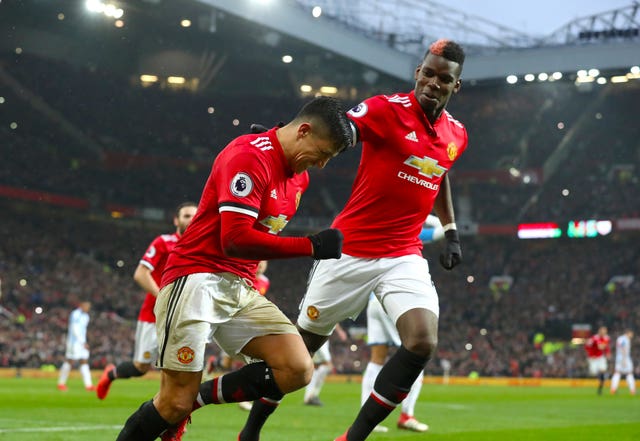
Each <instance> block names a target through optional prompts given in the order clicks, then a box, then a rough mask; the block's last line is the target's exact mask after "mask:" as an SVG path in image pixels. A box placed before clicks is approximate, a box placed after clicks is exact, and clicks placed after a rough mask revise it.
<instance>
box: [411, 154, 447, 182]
mask: <svg viewBox="0 0 640 441" xmlns="http://www.w3.org/2000/svg"><path fill="white" fill-rule="evenodd" d="M404 163H405V164H407V165H410V166H411V167H414V168H417V169H418V170H419V173H420V174H421V175H424V176H427V177H429V178H433V176H434V175H435V176H438V177H440V176H442V175H443V174H444V173H445V172H446V171H447V169H446V168H444V167H442V166H440V165H438V161H436V160H435V159H431V158H430V157H428V156H425V157H424V158H418V157H417V156H414V155H411V156H409V158H408V159H407V160H406V161H404Z"/></svg>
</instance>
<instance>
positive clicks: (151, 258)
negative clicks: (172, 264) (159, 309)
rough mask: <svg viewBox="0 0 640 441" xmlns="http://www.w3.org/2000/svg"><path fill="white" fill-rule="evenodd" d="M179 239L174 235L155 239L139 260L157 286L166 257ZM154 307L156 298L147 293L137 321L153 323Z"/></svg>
mask: <svg viewBox="0 0 640 441" xmlns="http://www.w3.org/2000/svg"><path fill="white" fill-rule="evenodd" d="M179 237H180V236H178V235H177V234H176V233H173V234H163V235H161V236H158V237H156V238H155V239H154V240H153V242H151V244H150V245H149V247H148V248H147V251H146V252H145V253H144V256H142V259H140V264H141V265H144V266H146V267H147V268H149V269H150V270H151V277H152V278H153V280H154V281H155V282H156V283H157V284H158V285H160V279H161V278H162V271H164V267H165V265H166V263H167V257H169V253H170V252H171V250H172V249H173V248H174V247H175V246H176V243H177V242H178V239H179ZM155 305H156V297H155V296H154V295H153V294H151V293H147V296H146V297H145V299H144V302H143V303H142V307H141V308H140V314H138V320H139V321H141V322H148V323H155V322H156V316H155V314H154V313H153V307H154V306H155Z"/></svg>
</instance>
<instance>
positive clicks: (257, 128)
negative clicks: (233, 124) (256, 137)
mask: <svg viewBox="0 0 640 441" xmlns="http://www.w3.org/2000/svg"><path fill="white" fill-rule="evenodd" d="M268 130H269V129H268V128H266V127H265V126H263V125H262V124H251V126H250V127H249V133H264V132H266V131H268Z"/></svg>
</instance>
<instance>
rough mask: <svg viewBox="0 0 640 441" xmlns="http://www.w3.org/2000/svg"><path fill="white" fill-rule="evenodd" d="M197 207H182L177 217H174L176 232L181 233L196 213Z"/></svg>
mask: <svg viewBox="0 0 640 441" xmlns="http://www.w3.org/2000/svg"><path fill="white" fill-rule="evenodd" d="M196 210H197V207H182V208H181V209H180V212H179V213H178V217H177V218H175V220H174V222H173V223H174V224H175V226H176V228H177V230H178V233H180V234H182V233H184V231H185V230H186V229H187V227H188V226H189V224H190V223H191V219H193V216H195V215H196Z"/></svg>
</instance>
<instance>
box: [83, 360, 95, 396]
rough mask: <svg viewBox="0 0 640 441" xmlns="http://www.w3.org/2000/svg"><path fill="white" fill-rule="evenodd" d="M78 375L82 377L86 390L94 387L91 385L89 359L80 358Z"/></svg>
mask: <svg viewBox="0 0 640 441" xmlns="http://www.w3.org/2000/svg"><path fill="white" fill-rule="evenodd" d="M80 376H81V377H82V382H83V383H84V388H85V389H86V390H88V391H93V390H95V388H94V387H93V381H92V380H91V370H90V369H89V360H87V359H83V360H80Z"/></svg>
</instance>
